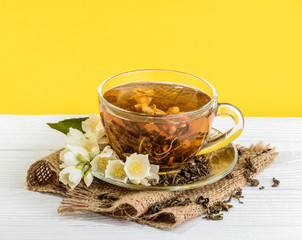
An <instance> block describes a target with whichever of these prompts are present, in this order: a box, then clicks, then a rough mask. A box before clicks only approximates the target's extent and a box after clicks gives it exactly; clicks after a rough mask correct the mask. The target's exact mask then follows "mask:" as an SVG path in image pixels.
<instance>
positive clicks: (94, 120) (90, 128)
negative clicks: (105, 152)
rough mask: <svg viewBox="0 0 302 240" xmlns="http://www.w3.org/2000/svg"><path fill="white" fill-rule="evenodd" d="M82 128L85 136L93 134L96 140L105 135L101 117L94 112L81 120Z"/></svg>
mask: <svg viewBox="0 0 302 240" xmlns="http://www.w3.org/2000/svg"><path fill="white" fill-rule="evenodd" d="M82 128H83V130H84V132H85V136H86V137H89V138H90V137H92V136H95V137H96V140H97V141H98V140H99V139H100V138H102V137H104V136H105V135H106V131H105V128H104V125H103V123H102V121H101V118H100V116H99V115H97V114H95V113H92V114H90V115H89V118H88V119H86V120H85V121H83V122H82Z"/></svg>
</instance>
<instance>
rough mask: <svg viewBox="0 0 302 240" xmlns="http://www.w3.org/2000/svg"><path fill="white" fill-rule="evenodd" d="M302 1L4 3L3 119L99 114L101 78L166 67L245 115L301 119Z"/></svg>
mask: <svg viewBox="0 0 302 240" xmlns="http://www.w3.org/2000/svg"><path fill="white" fill-rule="evenodd" d="M301 2H302V1H300V0H297V1H290V0H284V1H280V0H279V1H278V0H272V1H265V0H251V1H247V0H238V1H234V0H224V1H214V0H207V1H203V0H197V1H190V0H184V1H179V0H136V1H130V0H119V1H117V0H108V1H84V0H81V1H80V0H72V1H64V0H59V1H54V0H48V1H46V0H40V1H38V0H37V1H33V0H24V1H16V0H7V1H3V0H0V34H1V35H0V81H1V88H0V89H1V90H0V101H1V103H0V113H1V114H10V113H12V114H77V113H91V112H97V111H98V106H97V87H98V86H99V85H100V84H101V82H102V81H103V80H105V79H106V78H108V77H109V76H111V75H114V74H117V73H120V72H124V71H129V70H135V69H146V68H161V69H171V70H179V71H184V72H188V73H191V74H194V75H198V76H200V77H202V78H204V79H206V80H208V81H209V82H211V83H212V84H213V85H214V86H215V87H216V89H217V91H218V96H219V97H218V99H219V101H221V102H230V103H233V104H235V105H237V106H238V107H239V108H240V109H241V110H242V112H243V113H244V115H245V116H280V117H289V116H294V117H302V107H301V104H302V92H301V90H302V83H301V81H302V78H301V77H302V74H301V71H302V69H301V54H302V51H301V50H302V47H301V43H302V41H301V40H302V31H301V23H302V17H301V16H302V14H301V12H302V11H301V10H302V4H301Z"/></svg>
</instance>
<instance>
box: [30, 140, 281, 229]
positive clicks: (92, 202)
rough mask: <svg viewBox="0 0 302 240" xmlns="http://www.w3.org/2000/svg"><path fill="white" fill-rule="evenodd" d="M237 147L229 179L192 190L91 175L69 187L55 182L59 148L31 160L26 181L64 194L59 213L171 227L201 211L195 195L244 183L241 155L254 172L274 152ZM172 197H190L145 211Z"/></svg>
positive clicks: (226, 191) (219, 193)
mask: <svg viewBox="0 0 302 240" xmlns="http://www.w3.org/2000/svg"><path fill="white" fill-rule="evenodd" d="M237 148H238V150H239V160H238V163H237V165H236V166H235V168H234V169H233V171H232V174H233V178H232V179H228V178H223V179H221V180H219V181H217V182H215V183H212V184H210V185H207V186H204V187H200V188H196V189H192V190H185V191H176V192H169V191H156V192H154V191H136V190H129V189H125V188H121V187H117V186H114V185H111V184H108V183H105V182H103V181H101V180H98V179H94V181H93V183H92V184H91V186H90V187H89V188H87V187H86V186H85V185H84V184H83V183H80V184H79V185H78V186H77V187H76V188H75V189H74V190H72V189H70V188H69V187H68V186H66V185H64V184H62V183H61V182H59V177H58V174H59V172H60V168H59V165H60V160H59V153H60V151H61V150H62V149H60V150H58V151H56V152H54V153H52V154H50V155H48V156H46V157H44V158H42V159H40V160H38V161H36V162H35V163H34V164H32V165H31V166H30V168H29V169H28V172H27V179H26V184H27V188H28V189H29V190H31V191H38V192H50V193H55V194H60V195H62V196H64V197H65V198H64V199H63V200H62V202H61V204H60V206H59V208H58V212H59V213H62V212H74V211H93V212H98V213H101V214H103V215H108V216H111V217H115V218H122V219H125V220H130V221H134V222H138V223H140V224H148V225H150V226H153V227H156V228H172V227H175V226H177V225H179V224H181V223H183V222H184V221H187V220H189V219H191V218H194V217H197V216H199V215H202V214H204V213H205V211H206V209H204V208H203V206H202V205H199V204H197V203H196V202H195V201H196V198H198V197H199V196H201V195H202V196H203V197H205V198H206V197H207V198H209V199H210V202H209V204H214V203H215V202H217V201H222V200H223V199H225V198H226V197H228V196H229V195H231V194H232V193H233V192H234V191H236V189H238V188H239V187H242V186H244V185H245V184H246V183H247V182H246V179H245V178H244V176H243V172H244V171H245V163H246V161H245V159H250V160H251V161H252V163H253V165H254V166H255V168H256V169H257V171H256V173H254V174H253V176H254V175H256V174H257V173H259V172H261V171H262V170H263V169H264V168H265V167H267V166H268V165H269V164H271V163H272V162H273V160H274V158H275V156H276V155H277V154H278V153H277V152H275V150H274V149H271V148H270V147H269V146H264V145H263V144H262V143H258V144H256V145H252V146H250V147H249V148H245V147H242V146H237ZM218 151H219V150H218ZM108 193H109V194H108ZM108 196H109V197H108ZM175 197H178V198H179V199H186V198H190V200H191V201H192V203H190V204H188V205H186V206H174V207H166V208H163V209H162V210H160V211H159V212H157V213H155V214H153V213H150V211H148V209H149V207H150V206H154V204H155V203H164V202H166V201H168V200H170V199H173V198H175Z"/></svg>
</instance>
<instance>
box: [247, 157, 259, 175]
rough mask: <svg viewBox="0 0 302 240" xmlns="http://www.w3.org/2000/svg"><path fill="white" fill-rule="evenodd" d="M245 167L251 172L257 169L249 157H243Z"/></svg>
mask: <svg viewBox="0 0 302 240" xmlns="http://www.w3.org/2000/svg"><path fill="white" fill-rule="evenodd" d="M245 167H246V168H247V169H248V170H250V171H251V172H253V173H255V172H257V169H256V168H255V166H254V164H253V163H252V161H251V159H249V158H246V159H245Z"/></svg>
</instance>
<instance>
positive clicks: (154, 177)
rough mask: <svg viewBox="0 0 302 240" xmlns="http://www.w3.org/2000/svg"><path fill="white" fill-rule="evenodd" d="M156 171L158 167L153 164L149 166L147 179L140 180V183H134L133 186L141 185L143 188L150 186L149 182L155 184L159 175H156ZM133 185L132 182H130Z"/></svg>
mask: <svg viewBox="0 0 302 240" xmlns="http://www.w3.org/2000/svg"><path fill="white" fill-rule="evenodd" d="M158 171H159V166H158V165H154V164H150V172H149V175H150V176H148V177H146V178H144V179H142V180H141V181H140V182H138V181H135V184H141V185H144V186H151V184H150V183H149V180H155V183H158V182H159V175H158ZM132 183H134V182H132Z"/></svg>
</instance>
